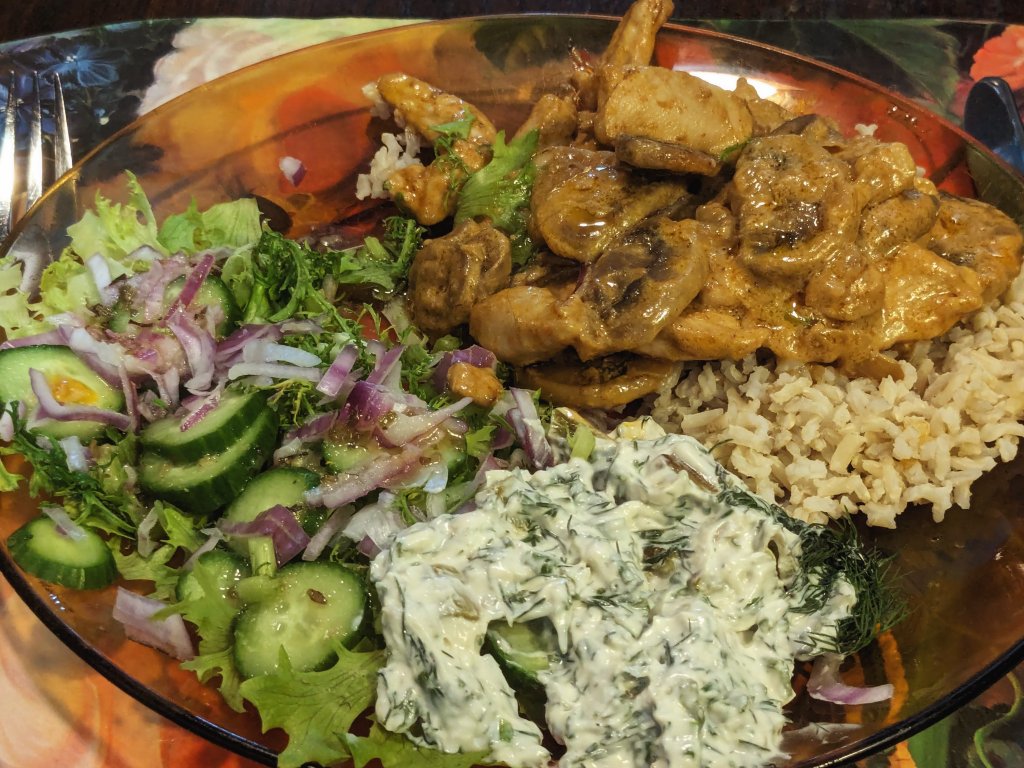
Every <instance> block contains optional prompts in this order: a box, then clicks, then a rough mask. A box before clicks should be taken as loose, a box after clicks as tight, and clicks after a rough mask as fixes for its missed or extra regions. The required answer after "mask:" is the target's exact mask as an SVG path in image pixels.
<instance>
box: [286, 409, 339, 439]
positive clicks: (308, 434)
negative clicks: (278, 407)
mask: <svg viewBox="0 0 1024 768" xmlns="http://www.w3.org/2000/svg"><path fill="white" fill-rule="evenodd" d="M339 415H340V412H339V411H328V412H327V413H320V414H317V415H316V416H314V417H313V418H311V419H309V420H308V421H306V422H305V423H304V424H303V425H302V426H301V427H298V428H297V429H294V430H292V431H291V432H289V433H288V434H287V435H285V438H284V439H285V440H286V441H287V440H293V439H298V440H302V441H308V440H319V439H320V438H322V437H323V436H324V435H326V434H327V433H328V432H330V431H331V428H332V427H334V425H335V424H337V422H338V417H339Z"/></svg>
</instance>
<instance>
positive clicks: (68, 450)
mask: <svg viewBox="0 0 1024 768" xmlns="http://www.w3.org/2000/svg"><path fill="white" fill-rule="evenodd" d="M57 442H58V443H60V447H61V448H63V449H64V455H65V456H66V457H67V461H68V469H70V470H71V471H72V472H88V471H89V453H88V451H86V449H85V446H84V445H82V441H81V440H80V439H79V438H78V436H77V435H69V436H68V437H64V438H61V439H60V440H58V441H57Z"/></svg>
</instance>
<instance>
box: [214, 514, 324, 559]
mask: <svg viewBox="0 0 1024 768" xmlns="http://www.w3.org/2000/svg"><path fill="white" fill-rule="evenodd" d="M217 525H218V527H219V528H220V529H221V530H222V531H224V533H226V534H227V535H228V536H234V537H238V538H252V537H253V536H269V537H270V538H271V539H272V540H273V542H274V554H275V555H276V557H277V564H278V565H284V564H285V563H287V562H289V561H290V560H292V559H293V558H294V557H295V556H296V555H298V554H299V553H300V552H302V550H304V549H305V548H306V547H307V546H308V545H309V536H308V535H307V534H306V532H305V531H304V530H302V526H301V525H299V522H298V520H296V519H295V513H294V512H292V511H291V510H290V509H288V507H285V506H283V505H281V504H277V505H275V506H273V507H271V508H270V509H268V510H265V511H263V512H260V514H259V515H257V516H256V518H255V519H253V520H251V521H250V522H248V523H231V522H227V521H224V520H222V521H220V522H219V523H218V524H217Z"/></svg>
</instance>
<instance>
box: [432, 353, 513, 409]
mask: <svg viewBox="0 0 1024 768" xmlns="http://www.w3.org/2000/svg"><path fill="white" fill-rule="evenodd" d="M446 383H447V385H448V390H449V391H450V392H451V393H452V394H453V395H456V396H457V397H471V398H473V402H474V403H476V404H477V405H480V406H483V407H484V408H490V407H491V406H492V405H494V404H495V403H496V402H498V398H499V397H501V393H502V392H503V391H504V390H503V389H502V386H501V382H500V381H498V377H497V376H495V375H494V371H492V370H491V369H490V368H479V367H477V366H475V365H470V364H469V363H453V364H452V367H451V368H449V369H448V375H447V377H446Z"/></svg>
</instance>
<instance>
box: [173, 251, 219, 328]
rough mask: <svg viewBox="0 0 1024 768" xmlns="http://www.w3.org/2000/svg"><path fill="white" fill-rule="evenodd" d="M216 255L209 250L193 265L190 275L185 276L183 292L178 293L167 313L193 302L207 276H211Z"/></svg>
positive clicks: (183, 307)
mask: <svg viewBox="0 0 1024 768" xmlns="http://www.w3.org/2000/svg"><path fill="white" fill-rule="evenodd" d="M215 257H216V254H214V252H213V251H207V252H206V253H205V254H203V256H202V258H201V259H199V262H198V263H197V264H196V265H195V266H194V267H192V270H191V271H190V272H189V273H188V277H186V278H185V284H184V285H183V286H181V293H179V294H178V296H177V298H176V299H175V300H174V302H173V303H172V304H171V306H170V307H169V308H168V310H167V314H171V313H172V312H175V311H176V310H178V309H185V308H187V307H188V305H189V304H191V303H192V300H193V299H195V297H196V294H198V293H199V289H200V288H201V287H202V285H203V283H204V282H205V281H206V278H207V277H209V276H210V270H211V269H213V262H214V259H215Z"/></svg>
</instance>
